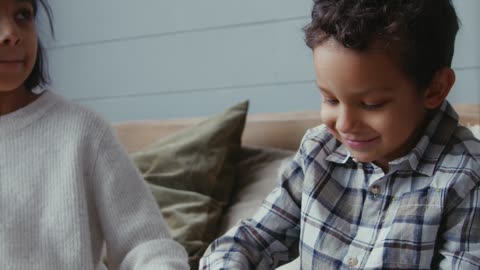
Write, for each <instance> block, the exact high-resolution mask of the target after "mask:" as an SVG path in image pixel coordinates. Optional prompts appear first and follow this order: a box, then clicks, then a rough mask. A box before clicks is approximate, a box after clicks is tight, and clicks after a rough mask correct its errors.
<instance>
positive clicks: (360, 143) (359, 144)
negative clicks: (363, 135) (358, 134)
mask: <svg viewBox="0 0 480 270" xmlns="http://www.w3.org/2000/svg"><path fill="white" fill-rule="evenodd" d="M379 138H380V137H375V138H372V139H368V140H351V139H344V142H345V144H347V145H348V146H349V147H351V148H354V149H360V148H365V147H368V146H370V145H372V144H373V143H375V142H376V141H377V140H378V139H379Z"/></svg>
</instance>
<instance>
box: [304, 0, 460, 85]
mask: <svg viewBox="0 0 480 270" xmlns="http://www.w3.org/2000/svg"><path fill="white" fill-rule="evenodd" d="M458 29H459V21H458V17H457V14H456V12H455V9H454V7H453V5H452V3H451V0H314V5H313V9H312V21H311V22H310V23H309V24H308V25H307V26H305V27H304V29H303V30H304V33H305V42H306V44H307V46H308V47H310V48H311V49H314V48H315V47H317V46H318V45H320V44H321V43H323V42H324V41H326V40H328V39H330V38H333V39H334V40H336V41H337V42H339V43H340V44H342V45H343V46H345V47H347V48H352V49H356V50H360V51H361V50H367V49H369V48H371V47H370V46H372V44H373V42H374V41H381V42H382V44H384V45H386V46H389V47H391V48H393V49H396V50H395V51H396V52H397V53H398V59H399V60H400V64H401V67H402V69H403V70H404V72H405V73H406V75H407V76H408V77H409V78H410V79H411V80H412V81H413V82H415V83H416V85H417V87H419V88H420V89H425V88H426V87H428V85H429V83H430V81H431V80H432V78H433V76H434V75H435V73H436V72H437V71H438V70H439V69H441V68H443V67H450V66H451V63H452V57H453V51H454V44H455V36H456V34H457V32H458ZM390 45H392V46H390Z"/></svg>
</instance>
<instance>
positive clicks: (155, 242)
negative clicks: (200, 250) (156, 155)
mask: <svg viewBox="0 0 480 270" xmlns="http://www.w3.org/2000/svg"><path fill="white" fill-rule="evenodd" d="M97 153H98V154H97V158H96V160H95V163H94V164H95V165H94V166H95V167H94V169H93V173H92V178H91V181H92V186H93V193H94V197H95V205H96V208H97V212H98V216H99V217H98V218H99V220H100V226H101V228H102V232H103V235H104V238H105V241H106V247H107V257H108V265H109V269H121V270H130V269H141V270H147V269H189V266H188V259H187V254H186V251H185V250H184V248H183V247H182V246H181V245H180V244H178V243H177V242H176V241H174V240H173V239H172V238H171V236H170V232H169V230H168V227H167V225H166V223H165V221H164V219H163V217H162V214H161V212H160V210H159V208H158V206H157V204H156V202H155V200H154V198H153V195H152V193H151V192H150V190H149V189H148V187H147V185H146V184H145V182H144V181H143V179H142V177H141V175H140V173H139V171H138V170H137V168H136V167H135V165H134V164H133V162H132V161H131V160H130V158H129V156H128V154H127V153H126V151H125V150H124V148H123V147H122V145H121V144H120V142H119V140H118V138H117V137H116V135H115V133H114V132H113V129H112V128H108V129H107V131H106V132H105V133H104V135H103V138H102V140H101V141H100V144H99V147H98V151H97Z"/></svg>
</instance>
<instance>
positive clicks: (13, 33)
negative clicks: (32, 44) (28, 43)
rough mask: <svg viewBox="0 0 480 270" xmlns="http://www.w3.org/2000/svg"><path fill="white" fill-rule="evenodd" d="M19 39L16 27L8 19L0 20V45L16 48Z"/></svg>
mask: <svg viewBox="0 0 480 270" xmlns="http://www.w3.org/2000/svg"><path fill="white" fill-rule="evenodd" d="M20 42H21V38H20V35H19V33H18V29H17V26H16V25H15V24H14V23H12V22H11V21H10V20H8V19H0V44H1V45H4V46H16V45H18V44H20Z"/></svg>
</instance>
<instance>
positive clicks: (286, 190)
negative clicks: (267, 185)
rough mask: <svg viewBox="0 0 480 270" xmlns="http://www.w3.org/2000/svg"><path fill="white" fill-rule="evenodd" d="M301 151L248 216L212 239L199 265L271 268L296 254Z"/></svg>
mask: <svg viewBox="0 0 480 270" xmlns="http://www.w3.org/2000/svg"><path fill="white" fill-rule="evenodd" d="M301 153H302V151H301V149H300V151H299V152H297V154H296V155H295V157H294V158H293V160H292V161H290V162H289V163H288V164H287V166H285V167H284V169H283V171H282V172H281V174H280V183H279V184H278V185H277V187H276V188H275V189H274V190H273V191H272V192H271V193H270V194H269V195H268V196H267V198H266V199H265V200H264V202H263V204H262V205H261V207H260V208H259V209H258V210H257V212H256V214H255V215H254V216H253V218H251V219H247V220H243V221H241V222H240V223H239V224H238V225H237V226H235V227H233V228H232V229H230V230H229V231H228V232H227V233H226V234H225V235H223V236H222V237H220V238H219V239H217V240H215V241H214V242H213V243H212V244H211V245H210V246H209V247H208V249H207V251H206V252H205V255H204V257H203V258H202V259H201V260H200V269H242V270H244V269H274V268H275V267H277V266H279V265H282V264H284V263H286V262H289V261H291V260H293V259H294V258H296V257H297V256H298V244H299V234H300V209H301V196H302V187H303V179H304V173H303V169H302V160H303V159H302V154H301Z"/></svg>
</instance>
